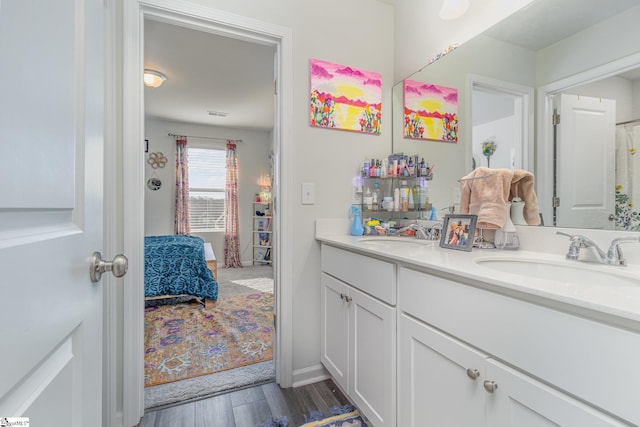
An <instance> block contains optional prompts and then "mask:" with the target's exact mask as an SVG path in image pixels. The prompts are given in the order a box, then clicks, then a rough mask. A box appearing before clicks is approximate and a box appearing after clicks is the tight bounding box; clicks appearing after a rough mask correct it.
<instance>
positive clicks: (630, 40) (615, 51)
mask: <svg viewBox="0 0 640 427" xmlns="http://www.w3.org/2000/svg"><path fill="white" fill-rule="evenodd" d="M638 22H640V6H636V7H634V8H632V9H629V10H628V11H626V12H624V13H622V14H620V15H616V16H614V17H613V18H611V19H608V20H606V21H603V22H600V23H599V24H596V25H594V26H593V27H590V28H587V29H586V30H584V31H581V32H580V33H577V34H574V35H573V36H571V37H568V38H566V39H565V40H562V41H560V42H558V43H555V44H553V45H551V46H549V47H547V48H545V49H541V50H540V51H538V52H537V53H536V77H537V85H536V86H543V85H546V84H549V83H551V82H555V81H557V80H560V79H563V78H566V77H568V76H571V75H573V74H575V73H579V72H582V71H584V70H590V69H592V68H595V67H598V66H602V65H604V64H607V63H609V62H611V61H613V60H616V59H620V58H624V57H626V56H629V55H632V54H634V53H637V52H638V40H640V25H638Z"/></svg>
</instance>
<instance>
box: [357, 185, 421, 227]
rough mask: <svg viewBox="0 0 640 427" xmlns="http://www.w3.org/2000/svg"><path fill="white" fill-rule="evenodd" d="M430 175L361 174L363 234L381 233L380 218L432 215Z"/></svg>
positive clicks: (394, 219)
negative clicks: (380, 175)
mask: <svg viewBox="0 0 640 427" xmlns="http://www.w3.org/2000/svg"><path fill="white" fill-rule="evenodd" d="M430 180H431V176H398V177H396V176H394V177H368V176H365V177H362V198H361V199H360V200H361V203H360V206H361V209H362V220H363V225H364V228H365V229H364V233H365V234H382V231H381V230H380V227H376V226H378V225H379V224H380V222H387V223H389V222H391V226H393V225H395V224H399V223H400V222H402V221H403V220H409V221H413V220H417V219H424V220H429V219H433V209H432V206H431V204H430V203H429V192H428V181H430Z"/></svg>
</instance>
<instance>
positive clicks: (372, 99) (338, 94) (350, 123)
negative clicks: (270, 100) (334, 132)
mask: <svg viewBox="0 0 640 427" xmlns="http://www.w3.org/2000/svg"><path fill="white" fill-rule="evenodd" d="M310 75H311V104H310V107H311V115H310V119H311V120H310V121H311V126H317V127H323V128H330V129H342V130H350V131H356V132H362V133H368V134H374V135H379V134H380V132H381V124H382V76H381V75H380V74H378V73H374V72H372V71H364V70H358V69H356V68H352V67H348V66H344V65H338V64H333V63H331V62H327V61H322V60H319V59H311V63H310Z"/></svg>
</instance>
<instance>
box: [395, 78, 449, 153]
mask: <svg viewBox="0 0 640 427" xmlns="http://www.w3.org/2000/svg"><path fill="white" fill-rule="evenodd" d="M403 134H404V137H405V138H410V139H430V140H436V141H446V142H458V89H455V88H451V87H445V86H438V85H434V84H430V83H423V82H417V81H414V80H405V81H404V132H403Z"/></svg>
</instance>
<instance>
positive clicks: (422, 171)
mask: <svg viewBox="0 0 640 427" xmlns="http://www.w3.org/2000/svg"><path fill="white" fill-rule="evenodd" d="M420 176H427V164H426V163H425V162H424V157H423V158H422V161H421V162H420Z"/></svg>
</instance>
